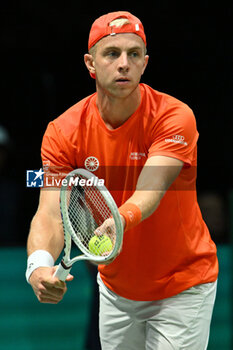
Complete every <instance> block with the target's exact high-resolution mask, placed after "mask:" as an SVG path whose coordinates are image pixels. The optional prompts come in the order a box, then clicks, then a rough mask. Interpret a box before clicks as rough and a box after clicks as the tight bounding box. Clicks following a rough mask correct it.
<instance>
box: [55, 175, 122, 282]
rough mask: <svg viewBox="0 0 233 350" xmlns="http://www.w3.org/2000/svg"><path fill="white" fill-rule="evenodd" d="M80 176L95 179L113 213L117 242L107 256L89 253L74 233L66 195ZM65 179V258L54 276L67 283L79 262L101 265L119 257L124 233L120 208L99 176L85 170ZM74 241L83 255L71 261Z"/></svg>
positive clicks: (62, 202)
mask: <svg viewBox="0 0 233 350" xmlns="http://www.w3.org/2000/svg"><path fill="white" fill-rule="evenodd" d="M78 175H81V176H84V177H85V178H86V179H93V181H94V182H95V184H96V185H95V187H96V188H97V189H98V190H99V191H100V193H101V195H102V196H103V197H104V199H105V201H106V203H107V205H108V207H109V209H110V211H111V214H112V218H113V219H114V222H115V225H116V241H115V245H114V247H113V250H112V252H111V253H110V254H109V255H107V256H97V255H94V254H91V253H89V251H88V249H87V248H85V247H84V246H83V244H81V243H80V240H79V239H78V238H77V234H76V233H75V232H74V229H73V227H72V224H71V222H70V219H69V212H68V206H67V199H66V193H67V191H70V189H68V188H70V180H71V179H72V178H74V176H75V177H77V176H78ZM65 179H66V181H63V183H62V186H61V189H60V211H61V216H62V222H63V230H64V256H63V259H62V261H61V263H60V264H59V266H58V268H57V270H56V272H55V274H54V276H57V277H58V278H59V279H60V280H61V281H65V279H66V277H67V276H68V274H69V272H70V270H71V267H72V265H73V264H74V263H75V262H77V261H80V260H91V261H93V262H95V263H99V264H101V263H104V262H108V261H110V260H111V259H113V258H114V257H115V256H116V255H117V252H118V251H119V249H120V247H121V244H122V240H123V232H124V230H123V224H122V221H121V217H120V214H119V211H118V207H117V205H116V203H115V201H114V199H113V197H112V195H111V194H110V192H109V191H108V190H107V188H106V187H105V186H104V185H99V184H98V181H99V179H98V177H97V176H95V175H94V174H93V173H90V172H89V171H87V170H85V169H75V170H73V171H71V172H70V173H69V174H68V175H67V176H66V178H65ZM72 240H73V242H74V243H75V244H76V246H77V247H78V248H79V249H80V251H81V252H82V253H83V254H82V255H79V256H76V257H74V258H72V259H70V252H71V246H72Z"/></svg>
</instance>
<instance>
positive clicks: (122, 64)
mask: <svg viewBox="0 0 233 350" xmlns="http://www.w3.org/2000/svg"><path fill="white" fill-rule="evenodd" d="M128 70H129V61H128V56H127V53H126V52H122V53H121V55H120V57H119V59H118V71H119V72H128Z"/></svg>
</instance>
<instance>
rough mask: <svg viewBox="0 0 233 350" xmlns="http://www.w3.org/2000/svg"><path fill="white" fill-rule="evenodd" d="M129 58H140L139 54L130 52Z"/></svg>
mask: <svg viewBox="0 0 233 350" xmlns="http://www.w3.org/2000/svg"><path fill="white" fill-rule="evenodd" d="M129 56H130V57H133V58H137V57H140V54H139V52H138V51H131V52H130V53H129Z"/></svg>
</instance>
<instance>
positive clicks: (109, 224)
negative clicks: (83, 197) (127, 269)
mask: <svg viewBox="0 0 233 350" xmlns="http://www.w3.org/2000/svg"><path fill="white" fill-rule="evenodd" d="M121 220H122V224H123V227H125V219H124V218H123V216H122V215H121ZM94 234H95V235H96V236H98V237H99V236H102V235H106V236H108V237H109V238H110V239H111V241H112V244H113V246H114V245H115V242H116V230H115V223H114V220H113V219H112V218H109V219H107V220H105V221H104V222H103V224H102V225H101V226H99V227H98V228H97V229H96V230H95V232H94ZM121 251H122V244H121V246H120V248H119V250H118V252H117V255H116V256H115V257H114V258H112V259H111V260H109V261H107V262H105V263H104V265H109V264H111V263H112V262H113V260H115V259H116V257H117V256H118V255H119V254H120V252H121ZM101 264H103V263H101Z"/></svg>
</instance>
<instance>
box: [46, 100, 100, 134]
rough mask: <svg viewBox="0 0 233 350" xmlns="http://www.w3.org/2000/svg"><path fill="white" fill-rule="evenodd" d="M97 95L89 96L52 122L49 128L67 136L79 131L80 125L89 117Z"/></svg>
mask: <svg viewBox="0 0 233 350" xmlns="http://www.w3.org/2000/svg"><path fill="white" fill-rule="evenodd" d="M95 95H96V94H92V95H90V96H87V97H86V98H84V99H82V100H81V101H79V102H77V103H76V104H75V105H73V106H72V107H70V108H69V109H67V110H66V111H65V112H64V113H62V114H61V115H60V116H59V117H57V118H56V119H54V120H53V121H52V122H50V123H49V125H48V128H51V129H53V130H56V132H62V134H64V135H65V136H68V135H69V134H71V133H72V132H74V130H77V128H78V127H79V125H80V123H82V122H83V120H84V119H85V118H86V117H87V115H88V111H89V109H90V108H91V106H92V104H93V103H94V96H95Z"/></svg>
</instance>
